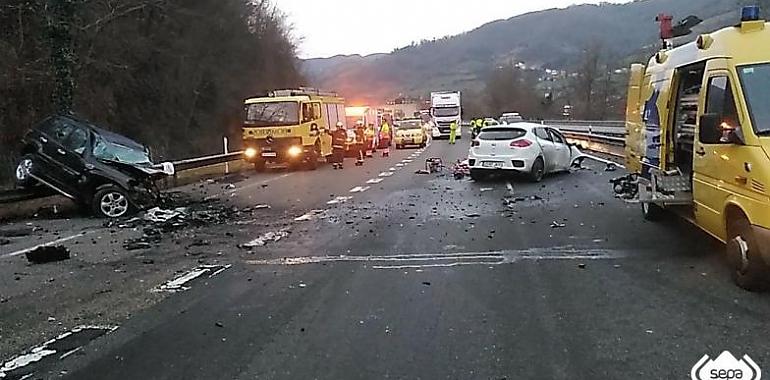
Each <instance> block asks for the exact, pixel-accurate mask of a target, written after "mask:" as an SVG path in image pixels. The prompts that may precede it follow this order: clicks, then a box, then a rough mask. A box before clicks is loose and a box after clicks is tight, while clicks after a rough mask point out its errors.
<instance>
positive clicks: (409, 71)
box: [303, 0, 767, 118]
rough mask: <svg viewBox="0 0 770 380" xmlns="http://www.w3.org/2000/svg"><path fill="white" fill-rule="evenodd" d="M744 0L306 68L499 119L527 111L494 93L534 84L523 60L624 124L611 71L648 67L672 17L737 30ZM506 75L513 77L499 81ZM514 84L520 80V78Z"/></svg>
mask: <svg viewBox="0 0 770 380" xmlns="http://www.w3.org/2000/svg"><path fill="white" fill-rule="evenodd" d="M741 1H743V2H751V3H756V1H752V0H749V1H745V0H740V1H736V0H636V1H633V2H629V3H625V4H610V3H602V4H599V5H592V4H585V5H574V6H570V7H567V8H564V9H549V10H544V11H539V12H533V13H528V14H524V15H520V16H516V17H512V18H509V19H507V20H498V21H494V22H490V23H488V24H485V25H483V26H480V27H479V28H477V29H475V30H472V31H469V32H467V33H463V34H460V35H457V36H451V37H445V38H440V39H435V40H430V41H427V40H426V41H421V42H415V43H413V44H411V45H410V46H406V47H403V48H400V49H396V50H394V51H393V52H391V53H389V54H377V55H372V56H366V57H361V56H337V57H331V58H319V59H310V60H306V61H305V62H304V63H303V68H304V70H305V73H307V76H308V78H309V79H310V80H311V81H312V82H313V83H314V84H316V85H318V86H321V87H324V88H335V89H338V90H339V91H340V92H342V93H343V94H344V95H346V96H348V97H351V98H356V99H358V98H365V99H366V100H368V101H372V102H376V101H379V100H381V99H384V98H389V97H394V96H396V95H398V94H404V95H410V96H425V95H426V94H427V93H428V92H430V91H432V90H463V91H464V92H465V93H466V94H469V95H470V96H466V97H465V99H468V100H469V101H470V104H471V106H473V105H474V104H479V105H483V106H486V107H471V108H472V109H473V110H474V113H475V112H489V113H490V114H491V113H493V112H496V111H497V109H521V108H513V107H517V106H518V105H517V104H516V102H522V101H521V100H517V99H515V98H516V97H517V96H520V95H521V93H522V89H521V88H516V89H512V88H508V89H507V91H508V92H509V93H510V95H509V96H508V97H507V98H508V99H509V100H508V103H509V104H508V105H507V106H499V105H498V106H495V104H499V103H500V101H501V100H500V96H499V95H489V94H491V93H501V92H504V91H506V89H505V88H501V87H502V83H508V84H510V83H512V82H511V81H514V82H516V81H521V80H527V78H528V77H530V76H531V75H528V74H527V73H526V72H521V73H514V71H516V69H515V67H514V66H515V65H516V64H517V63H520V62H521V63H524V64H525V65H526V67H528V68H532V67H537V68H550V69H557V70H564V71H566V72H567V73H568V74H572V73H574V74H575V75H578V76H577V77H571V79H570V80H569V81H562V82H563V83H560V84H558V86H557V87H560V88H559V89H557V90H558V91H560V92H561V94H562V95H563V96H565V97H569V98H571V100H572V102H586V101H588V102H589V103H591V104H587V105H583V107H582V108H583V110H582V112H580V113H581V114H582V116H584V117H610V116H612V117H616V118H617V117H619V114H618V112H622V109H623V103H624V102H622V101H620V99H618V96H624V91H625V77H624V76H622V75H617V76H616V75H609V76H608V75H607V73H610V72H612V71H614V70H617V69H622V68H625V67H628V64H629V63H630V62H631V61H632V60H638V61H644V60H646V57H649V54H651V52H652V51H654V50H655V49H656V48H657V46H659V41H658V39H657V36H658V25H657V24H656V23H655V17H656V15H657V14H659V13H661V12H665V13H669V14H672V15H673V16H674V18H675V20H679V19H682V18H684V17H686V16H689V15H696V16H698V17H700V18H702V19H704V20H706V22H704V24H703V26H702V27H700V28H699V29H697V30H696V32H700V31H707V30H713V29H715V28H719V27H722V26H725V25H729V24H731V23H735V22H736V21H737V18H736V17H738V16H737V9H738V6H739V4H736V3H739V2H741ZM764 1H765V2H767V1H766V0H764ZM706 28H711V29H706ZM692 38H694V36H692ZM586 70H588V71H589V73H586ZM501 76H502V77H504V78H506V79H505V80H502V81H501V80H499V79H500V77H501ZM514 76H515V77H518V78H520V79H515V80H514V79H512V77H514ZM532 79H533V78H529V80H530V81H529V82H528V83H526V84H523V85H521V86H520V87H523V88H524V89H525V90H526V89H527V88H530V89H532V88H537V91H536V92H530V97H531V96H532V95H531V94H533V93H536V94H537V96H538V97H543V95H544V90H545V89H544V88H543V86H542V84H538V83H537V81H538V80H540V79H541V78H534V81H535V82H534V83H533V82H531V80H532ZM490 84H491V85H492V87H489V86H488V85H490ZM586 86H588V88H587V87H586ZM592 88H593V90H595V91H596V93H595V94H594V93H593V90H592ZM516 94H518V95H516ZM490 96H492V97H491V98H490ZM592 98H593V99H608V101H609V102H610V103H612V107H613V108H612V111H613V112H611V113H609V114H608V113H607V112H605V111H606V109H607V107H605V105H606V104H601V103H600V102H593V101H592V100H591V99H592ZM556 100H558V99H554V101H556ZM562 101H566V100H565V99H562ZM525 103H527V104H524V105H522V107H524V108H526V109H527V110H531V111H532V112H534V113H537V114H543V112H542V111H544V110H545V109H546V108H549V109H550V108H553V110H552V111H554V112H558V114H560V111H559V110H558V109H557V107H544V106H546V105H543V104H539V103H540V102H539V100H538V101H536V102H525ZM522 112H524V111H522ZM549 112H550V111H549ZM550 114H551V115H553V114H554V113H550ZM530 115H532V114H530ZM543 116H548V115H547V114H544V115H543Z"/></svg>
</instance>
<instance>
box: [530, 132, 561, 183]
mask: <svg viewBox="0 0 770 380" xmlns="http://www.w3.org/2000/svg"><path fill="white" fill-rule="evenodd" d="M535 136H537V142H538V144H539V145H540V150H542V152H543V163H545V171H546V173H547V172H551V171H553V170H554V162H555V159H556V155H557V153H556V144H554V142H553V137H551V134H550V133H548V129H546V128H545V127H537V128H535Z"/></svg>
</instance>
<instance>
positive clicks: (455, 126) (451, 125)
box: [449, 121, 457, 131]
mask: <svg viewBox="0 0 770 380" xmlns="http://www.w3.org/2000/svg"><path fill="white" fill-rule="evenodd" d="M449 129H450V130H452V131H456V130H457V123H455V122H454V121H453V122H452V124H449Z"/></svg>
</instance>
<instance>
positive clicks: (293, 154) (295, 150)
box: [286, 146, 302, 157]
mask: <svg viewBox="0 0 770 380" xmlns="http://www.w3.org/2000/svg"><path fill="white" fill-rule="evenodd" d="M286 153H288V154H289V156H291V157H298V156H299V155H301V154H302V148H300V147H298V146H293V147H291V148H289V150H288V151H287V152H286Z"/></svg>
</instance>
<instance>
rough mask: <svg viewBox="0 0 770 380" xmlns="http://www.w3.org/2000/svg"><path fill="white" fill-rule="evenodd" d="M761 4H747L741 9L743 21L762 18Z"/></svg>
mask: <svg viewBox="0 0 770 380" xmlns="http://www.w3.org/2000/svg"><path fill="white" fill-rule="evenodd" d="M759 14H760V8H759V5H747V6H745V7H743V9H742V10H741V22H745V21H757V20H759V19H760V15H759Z"/></svg>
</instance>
